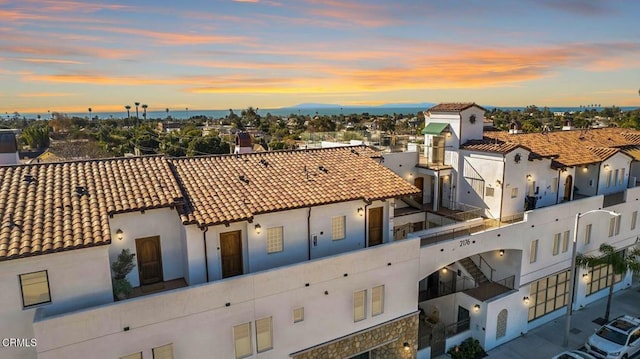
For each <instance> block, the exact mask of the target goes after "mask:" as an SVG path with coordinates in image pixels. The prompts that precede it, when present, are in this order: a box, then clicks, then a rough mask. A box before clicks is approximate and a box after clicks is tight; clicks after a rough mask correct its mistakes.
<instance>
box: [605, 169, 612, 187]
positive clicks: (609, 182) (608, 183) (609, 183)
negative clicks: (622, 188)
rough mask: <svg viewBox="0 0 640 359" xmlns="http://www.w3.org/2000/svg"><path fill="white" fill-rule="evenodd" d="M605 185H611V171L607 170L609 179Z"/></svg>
mask: <svg viewBox="0 0 640 359" xmlns="http://www.w3.org/2000/svg"><path fill="white" fill-rule="evenodd" d="M604 185H605V187H607V188H609V187H611V171H609V172H607V180H606V182H605V184H604Z"/></svg>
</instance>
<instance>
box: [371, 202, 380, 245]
mask: <svg viewBox="0 0 640 359" xmlns="http://www.w3.org/2000/svg"><path fill="white" fill-rule="evenodd" d="M382 209H383V208H382V207H376V208H369V247H372V246H377V245H378V244H382Z"/></svg>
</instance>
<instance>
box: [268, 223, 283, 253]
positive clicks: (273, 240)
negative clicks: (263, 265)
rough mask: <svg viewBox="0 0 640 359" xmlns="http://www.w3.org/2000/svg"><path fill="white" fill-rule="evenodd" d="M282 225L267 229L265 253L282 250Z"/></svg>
mask: <svg viewBox="0 0 640 359" xmlns="http://www.w3.org/2000/svg"><path fill="white" fill-rule="evenodd" d="M282 242H283V240H282V227H273V228H268V229H267V253H277V252H282V249H283V243H282Z"/></svg>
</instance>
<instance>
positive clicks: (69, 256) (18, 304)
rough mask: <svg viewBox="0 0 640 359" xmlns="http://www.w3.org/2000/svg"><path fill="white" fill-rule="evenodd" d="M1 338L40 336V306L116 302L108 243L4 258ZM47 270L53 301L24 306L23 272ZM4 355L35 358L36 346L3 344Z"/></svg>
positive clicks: (1, 354) (66, 307) (57, 307)
mask: <svg viewBox="0 0 640 359" xmlns="http://www.w3.org/2000/svg"><path fill="white" fill-rule="evenodd" d="M0 269H1V270H0V283H1V284H2V288H0V303H2V305H1V306H0V338H36V339H37V340H40V337H39V336H37V335H35V334H34V331H33V326H32V322H33V318H34V315H35V313H36V310H37V309H38V308H46V309H47V311H49V312H51V313H59V312H66V311H71V310H77V309H81V308H88V307H92V306H96V305H101V304H104V303H109V302H113V294H112V289H111V275H110V273H109V258H108V245H104V246H97V247H92V248H85V249H77V250H72V251H66V252H60V253H52V254H46V255H39V256H34V257H29V258H22V259H13V260H9V261H5V262H0ZM41 270H46V271H47V275H48V277H49V290H50V292H51V303H46V304H41V305H37V306H33V307H30V308H28V309H23V306H22V291H21V288H20V279H19V277H18V276H19V275H20V274H26V273H31V272H37V271H41ZM0 357H3V358H35V357H36V350H35V349H34V348H24V349H17V348H0Z"/></svg>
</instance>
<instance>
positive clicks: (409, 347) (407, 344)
mask: <svg viewBox="0 0 640 359" xmlns="http://www.w3.org/2000/svg"><path fill="white" fill-rule="evenodd" d="M402 347H404V350H405V351H409V350H411V346H410V345H409V343H407V342H404V344H402Z"/></svg>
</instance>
